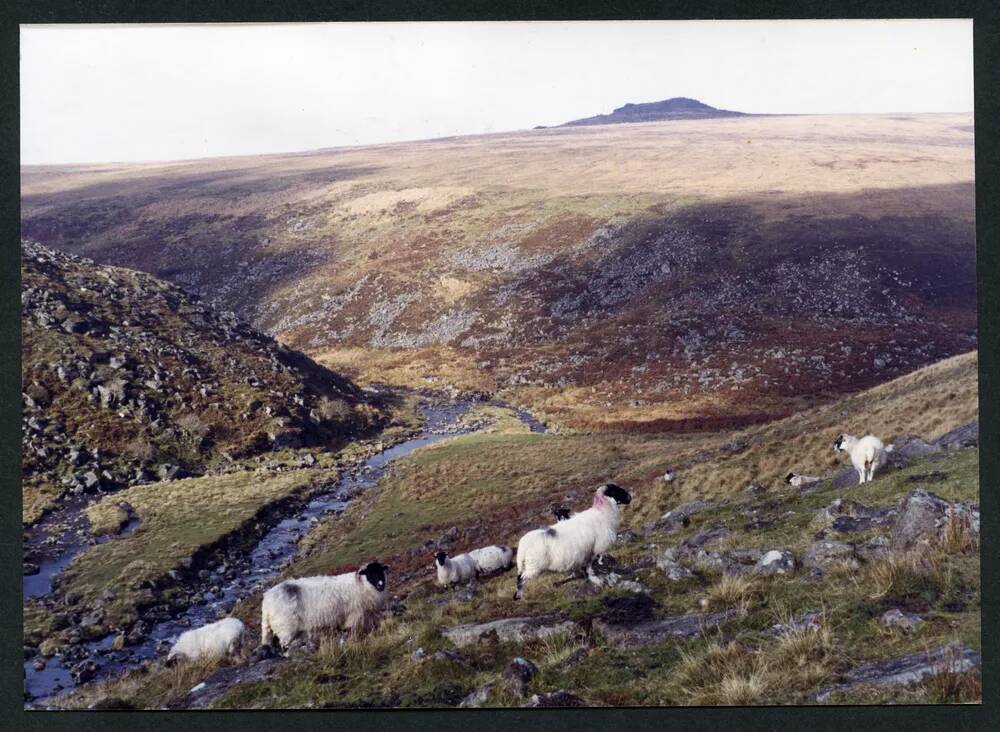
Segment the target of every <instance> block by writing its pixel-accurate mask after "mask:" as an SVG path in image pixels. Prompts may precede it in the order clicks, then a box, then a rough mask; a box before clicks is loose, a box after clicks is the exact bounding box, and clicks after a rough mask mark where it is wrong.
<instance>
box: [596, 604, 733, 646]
mask: <svg viewBox="0 0 1000 732" xmlns="http://www.w3.org/2000/svg"><path fill="white" fill-rule="evenodd" d="M735 616H736V610H735V609H729V610H724V611H722V612H717V613H693V614H690V615H675V616H673V617H669V618H663V619H661V620H647V621H644V622H641V623H632V624H611V623H609V622H607V621H606V620H603V619H595V620H594V623H593V627H594V629H595V630H597V631H599V632H600V633H601V634H602V635H603V636H604V637H605V639H606V640H607V641H609V642H610V643H612V644H614V645H616V646H627V647H635V646H647V645H652V644H654V643H662V642H663V641H666V640H670V639H674V638H695V637H698V636H700V635H701V634H702V633H703V632H704V631H707V630H713V629H714V628H717V627H718V626H720V625H721V624H722V623H724V622H725V621H727V620H729V619H730V618H733V617H735Z"/></svg>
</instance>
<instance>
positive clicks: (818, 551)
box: [802, 540, 858, 570]
mask: <svg viewBox="0 0 1000 732" xmlns="http://www.w3.org/2000/svg"><path fill="white" fill-rule="evenodd" d="M838 564H847V565H848V566H851V567H857V566H858V560H857V557H856V555H855V552H854V547H853V546H851V545H850V544H845V543H844V542H840V541H827V540H822V541H817V542H815V543H814V544H811V545H810V546H809V548H808V549H806V551H805V554H803V555H802V566H804V567H810V568H815V569H821V570H822V569H827V568H829V567H831V566H835V565H838Z"/></svg>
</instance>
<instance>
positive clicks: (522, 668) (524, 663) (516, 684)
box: [503, 656, 538, 696]
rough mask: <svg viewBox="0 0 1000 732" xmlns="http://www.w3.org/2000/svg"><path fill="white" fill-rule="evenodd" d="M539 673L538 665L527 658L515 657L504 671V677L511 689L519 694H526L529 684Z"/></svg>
mask: <svg viewBox="0 0 1000 732" xmlns="http://www.w3.org/2000/svg"><path fill="white" fill-rule="evenodd" d="M537 675H538V666H536V665H535V664H533V663H532V662H531V661H529V660H528V659H526V658H521V657H520V656H518V657H517V658H515V659H513V660H512V661H511V662H510V664H508V666H507V668H506V669H505V670H504V672H503V678H504V680H505V681H506V682H507V685H508V686H509V687H510V690H511V691H512V692H514V694H516V695H517V696H524V694H525V692H526V691H527V689H528V684H530V683H531V680H532V679H533V678H535V677H536V676H537Z"/></svg>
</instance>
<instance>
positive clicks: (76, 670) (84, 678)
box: [70, 658, 100, 684]
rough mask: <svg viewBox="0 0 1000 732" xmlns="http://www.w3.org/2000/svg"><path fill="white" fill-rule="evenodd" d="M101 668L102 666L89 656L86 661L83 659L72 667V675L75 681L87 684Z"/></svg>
mask: <svg viewBox="0 0 1000 732" xmlns="http://www.w3.org/2000/svg"><path fill="white" fill-rule="evenodd" d="M99 670H100V666H98V665H97V662H96V661H94V659H92V658H88V659H87V660H86V661H81V662H80V663H78V664H76V665H75V666H73V667H72V668H71V669H70V675H71V676H72V677H73V681H74V682H75V683H77V684H85V683H87V682H88V681H90V680H91V679H93V678H94V677H95V676H97V672H98V671H99Z"/></svg>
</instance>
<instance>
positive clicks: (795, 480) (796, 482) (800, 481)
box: [785, 473, 821, 488]
mask: <svg viewBox="0 0 1000 732" xmlns="http://www.w3.org/2000/svg"><path fill="white" fill-rule="evenodd" d="M820 480H821V478H816V477H814V476H812V475H798V474H796V473H789V474H788V475H786V476H785V482H786V483H788V485H791V486H795V487H796V488H799V487H801V486H804V485H812V484H813V483H819V482H820Z"/></svg>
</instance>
